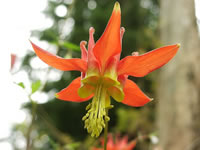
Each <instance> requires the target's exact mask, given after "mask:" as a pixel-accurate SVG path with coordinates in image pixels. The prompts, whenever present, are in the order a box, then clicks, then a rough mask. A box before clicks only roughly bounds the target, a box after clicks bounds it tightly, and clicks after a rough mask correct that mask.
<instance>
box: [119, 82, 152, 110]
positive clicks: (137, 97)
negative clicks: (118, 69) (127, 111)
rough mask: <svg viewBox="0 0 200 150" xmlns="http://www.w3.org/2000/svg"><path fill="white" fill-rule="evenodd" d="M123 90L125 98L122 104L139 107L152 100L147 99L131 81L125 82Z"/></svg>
mask: <svg viewBox="0 0 200 150" xmlns="http://www.w3.org/2000/svg"><path fill="white" fill-rule="evenodd" d="M123 90H124V95H125V97H124V100H123V101H122V103H124V104H126V105H129V106H134V107H140V106H143V105H145V104H146V103H148V102H150V101H151V100H152V99H150V98H149V97H147V96H146V95H145V94H144V93H143V92H142V91H141V90H140V88H139V87H138V86H137V85H136V84H135V83H134V82H133V81H131V80H129V79H127V80H126V83H125V85H124V89H123Z"/></svg>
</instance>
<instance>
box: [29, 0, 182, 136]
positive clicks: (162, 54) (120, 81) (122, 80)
mask: <svg viewBox="0 0 200 150" xmlns="http://www.w3.org/2000/svg"><path fill="white" fill-rule="evenodd" d="M120 24H121V10H120V4H119V3H118V2H116V3H115V6H114V9H113V12H112V15H111V17H110V20H109V22H108V25H107V27H106V29H105V31H104V33H103V35H102V36H101V37H100V39H99V40H98V41H97V42H96V43H95V41H94V38H93V34H94V32H95V31H94V28H92V27H91V28H90V29H89V42H88V51H87V50H86V47H85V46H86V42H85V41H82V42H81V43H80V48H81V53H82V57H81V59H79V58H74V59H64V58H61V57H59V56H56V55H53V54H51V53H49V52H47V51H45V50H43V49H42V48H40V47H38V46H36V45H35V44H33V43H31V44H32V46H33V49H34V50H35V53H36V54H37V56H38V57H39V58H40V59H41V60H43V61H44V62H45V63H47V64H48V65H50V66H52V67H54V68H57V69H59V70H63V71H70V70H77V71H80V72H81V77H78V78H76V79H75V80H73V81H72V83H71V84H70V85H69V86H68V87H67V88H65V89H63V90H62V91H60V92H59V93H57V94H56V97H57V98H58V99H61V100H66V101H73V102H83V101H86V100H89V99H90V98H92V97H93V99H92V102H91V103H90V104H89V105H88V106H87V108H86V109H87V110H88V112H87V114H86V115H85V116H84V117H83V120H84V121H85V128H87V130H88V132H89V133H91V135H92V136H96V137H98V136H99V134H100V133H101V131H102V129H103V128H104V127H105V122H106V121H108V120H109V117H108V116H107V114H106V109H108V108H111V104H110V96H111V97H113V98H114V99H115V100H116V101H118V102H122V103H124V104H127V105H129V106H135V107H139V106H143V105H144V104H146V103H148V102H149V101H151V99H150V98H149V97H147V96H146V95H145V94H144V93H143V92H142V91H141V90H140V89H139V87H138V86H137V85H136V84H135V83H134V82H133V81H131V80H129V79H128V76H129V75H131V76H134V77H143V76H145V75H147V74H148V73H150V72H152V71H153V70H155V69H158V68H160V67H161V66H163V65H164V64H166V63H167V62H168V61H169V60H170V59H171V58H172V57H173V56H174V55H175V54H176V52H177V51H178V48H179V46H180V45H179V44H176V45H170V46H166V47H162V48H158V49H156V50H153V51H151V52H148V53H145V54H143V55H138V53H133V54H132V56H127V57H125V58H124V59H122V60H120V53H121V47H122V46H121V44H122V37H123V34H124V31H125V29H124V28H123V27H122V28H121V27H120Z"/></svg>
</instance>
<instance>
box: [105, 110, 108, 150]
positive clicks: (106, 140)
mask: <svg viewBox="0 0 200 150" xmlns="http://www.w3.org/2000/svg"><path fill="white" fill-rule="evenodd" d="M106 116H108V109H106ZM105 125H106V126H105V128H104V150H107V142H108V121H107V120H105Z"/></svg>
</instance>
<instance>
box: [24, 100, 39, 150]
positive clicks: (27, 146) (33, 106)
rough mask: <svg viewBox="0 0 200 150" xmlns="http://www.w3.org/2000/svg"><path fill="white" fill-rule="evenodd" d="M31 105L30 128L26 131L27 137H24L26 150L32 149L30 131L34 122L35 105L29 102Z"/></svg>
mask: <svg viewBox="0 0 200 150" xmlns="http://www.w3.org/2000/svg"><path fill="white" fill-rule="evenodd" d="M31 104H32V120H31V123H30V126H29V128H28V131H27V135H26V150H31V147H32V142H31V131H32V129H33V125H34V122H35V120H36V108H37V103H35V102H34V101H33V100H31Z"/></svg>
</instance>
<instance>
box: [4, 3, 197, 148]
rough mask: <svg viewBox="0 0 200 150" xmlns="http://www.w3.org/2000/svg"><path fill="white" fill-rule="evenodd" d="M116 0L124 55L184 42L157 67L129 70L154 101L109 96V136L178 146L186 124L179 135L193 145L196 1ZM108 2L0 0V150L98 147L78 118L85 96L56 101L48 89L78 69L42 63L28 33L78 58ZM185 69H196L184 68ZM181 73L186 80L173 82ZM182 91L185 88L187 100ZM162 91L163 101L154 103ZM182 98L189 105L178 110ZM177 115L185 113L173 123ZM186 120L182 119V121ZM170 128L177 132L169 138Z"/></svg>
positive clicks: (142, 144) (106, 13)
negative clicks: (138, 72) (137, 73)
mask: <svg viewBox="0 0 200 150" xmlns="http://www.w3.org/2000/svg"><path fill="white" fill-rule="evenodd" d="M119 2H120V4H121V10H122V23H121V25H122V26H123V27H125V29H126V32H125V34H124V38H123V46H122V49H123V50H122V55H121V57H122V58H123V57H125V56H127V55H131V53H132V52H134V51H138V52H139V53H140V54H142V53H145V52H147V51H149V50H152V49H155V48H157V47H161V46H164V45H166V44H175V43H181V45H183V48H182V49H181V50H180V51H181V52H179V53H178V54H177V55H180V56H176V58H175V60H174V61H173V62H172V63H171V62H170V63H169V64H168V65H166V66H165V67H164V68H163V71H162V70H161V71H160V70H158V71H155V72H152V73H150V74H149V75H147V76H146V77H144V78H134V77H130V79H132V80H133V81H135V82H136V83H137V84H138V85H139V87H140V88H141V89H142V90H143V91H144V92H145V93H146V94H147V95H148V96H149V97H153V98H154V101H152V102H150V103H149V104H147V105H145V106H144V107H141V108H133V107H130V106H126V105H124V104H121V103H117V102H115V101H114V100H112V104H113V105H114V108H113V109H111V110H110V112H109V116H110V118H111V120H110V121H109V132H110V133H112V134H113V136H115V135H118V136H119V135H120V136H128V139H129V140H133V139H138V142H137V145H136V148H135V149H136V150H163V149H170V150H179V149H180V150H183V149H182V148H181V146H180V147H179V146H177V145H178V144H174V143H176V142H175V141H176V140H178V139H177V137H179V136H180V135H182V134H181V131H185V129H188V130H189V131H188V132H187V131H186V132H185V134H187V133H188V135H183V136H186V137H189V138H184V137H182V138H183V141H182V140H181V139H179V140H180V142H182V143H183V142H184V140H186V141H188V143H189V144H187V145H186V146H185V145H184V144H182V145H184V147H185V149H188V150H190V149H191V150H197V149H198V148H199V146H196V145H198V144H196V143H200V139H199V137H200V133H199V130H200V126H199V125H200V121H199V120H200V119H199V118H200V116H199V114H200V113H199V109H200V96H199V95H200V91H199V85H200V82H199V77H198V74H199V69H198V67H199V57H200V52H199V51H200V47H199V45H200V43H199V39H198V38H199V34H198V23H199V18H200V17H199V15H200V12H199V11H200V10H199V7H198V6H200V2H199V0H196V3H194V1H193V0H191V3H190V2H187V3H185V4H184V0H177V1H176V2H173V1H172V0H169V1H166V0H165V2H164V0H119ZM114 3H115V1H114V0H110V1H107V0H82V1H78V0H19V1H14V0H8V1H5V2H3V1H2V2H1V4H2V5H1V6H0V8H1V9H0V12H1V17H0V18H1V25H0V31H1V32H0V33H1V37H0V39H1V40H0V41H1V52H2V54H1V63H0V66H1V70H2V71H1V79H0V81H1V82H0V83H1V100H0V120H1V121H0V149H2V150H24V149H26V150H88V149H90V148H92V147H100V139H99V138H97V139H96V138H91V137H90V135H89V134H87V131H86V130H85V129H84V122H83V121H82V120H81V118H82V117H83V116H84V115H85V113H86V110H85V107H86V106H87V104H88V102H83V103H72V102H66V101H60V100H58V99H56V98H55V96H54V94H55V93H56V92H58V91H60V90H61V89H63V88H65V87H66V86H67V85H69V83H70V82H71V81H72V80H73V79H74V78H76V77H78V76H79V75H80V73H79V72H76V71H71V72H62V71H59V70H56V69H54V68H51V67H49V66H47V65H46V64H44V63H43V62H42V61H40V60H39V59H38V58H37V57H36V55H35V53H34V52H33V50H32V48H31V45H30V43H29V39H30V40H32V41H33V42H34V43H36V44H37V45H39V46H40V47H42V48H44V49H46V50H48V51H50V52H52V53H54V54H57V55H59V56H62V57H65V58H72V57H80V48H79V43H80V41H82V40H86V41H87V40H88V30H89V27H91V26H92V27H94V28H95V35H94V38H95V40H97V39H98V38H99V37H100V36H101V34H102V33H103V31H104V29H105V26H106V24H107V21H108V19H109V17H110V15H111V12H112V9H113V6H114ZM195 4H196V5H195ZM175 10H176V11H175ZM190 12H191V13H190ZM187 14H188V15H187ZM177 18H178V19H177ZM179 19H180V20H179ZM182 20H183V21H182ZM190 22H192V23H190ZM181 26H182V28H181ZM179 29H180V31H179ZM184 29H188V30H184ZM191 34H192V35H191ZM188 39H189V40H188ZM195 41H197V42H195ZM188 45H190V46H188ZM192 50H193V51H192ZM191 53H193V55H192V56H191V57H190V54H191ZM184 56H188V58H187V57H184ZM197 56H198V57H197ZM186 60H190V61H189V62H188V61H186ZM192 60H193V61H192ZM194 60H196V61H194ZM11 62H12V63H11ZM187 64H188V66H187ZM174 66H175V67H174ZM181 66H187V68H184V67H183V68H182V67H181ZM179 67H180V68H179ZM188 68H194V69H193V70H189V71H187V69H188ZM199 68H200V67H199ZM185 69H186V74H187V78H190V79H191V78H192V79H191V80H189V79H185V78H184V74H185V72H184V71H181V70H185ZM171 72H174V73H173V74H172V73H171ZM176 74H177V75H178V76H176ZM188 74H189V75H188ZM181 75H182V76H183V77H182V76H181ZM188 76H189V77H188ZM180 78H181V80H180V82H181V83H184V84H179V79H180ZM194 79H195V80H194ZM186 80H187V82H186ZM176 81H177V82H176ZM170 83H173V84H170ZM191 84H192V86H191ZM193 84H194V86H193ZM162 87H165V88H162ZM179 87H189V90H187V89H184V88H181V89H183V90H182V91H178V90H177V89H180V88H179ZM167 89H169V90H168V91H167ZM190 90H191V91H193V92H190ZM194 91H197V92H196V93H195V92H194ZM170 92H171V93H170ZM163 93H166V94H163ZM176 93H178V95H176ZM184 94H187V96H186V97H187V99H186V100H185V101H184V100H183V99H184V97H185V96H184ZM169 95H170V96H172V97H170V96H169ZM179 95H182V97H183V98H182V97H180V96H179ZM162 97H164V98H163V100H164V102H159V101H162V100H161V99H162ZM191 99H192V100H191ZM173 100H174V101H173ZM188 101H191V102H188ZM179 103H180V104H181V105H179ZM183 103H184V104H185V105H186V107H187V106H188V105H190V106H191V107H189V108H187V109H184V108H185V105H184V104H183ZM179 106H181V107H179ZM190 110H195V111H194V112H190ZM168 114H169V116H168ZM182 115H183V116H185V115H186V118H183V119H182V121H177V122H176V120H178V119H179V118H180V117H181V116H182ZM191 116H192V117H191ZM187 117H188V118H189V119H188V118H187ZM171 118H173V119H171ZM177 118H178V119H177ZM184 119H185V120H184ZM173 123H174V124H173ZM184 123H186V125H182V124H184ZM179 124H181V125H182V126H181V125H180V126H179ZM165 126H166V127H165ZM170 127H174V128H173V129H172V128H170ZM179 127H180V131H178V132H177V133H176V131H177V130H178V129H179ZM182 127H183V128H182ZM171 132H173V133H174V137H176V138H174V139H173V136H172V135H173V133H171ZM195 132H197V133H195ZM102 136H103V134H102ZM180 138H181V137H180ZM169 139H170V140H169Z"/></svg>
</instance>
